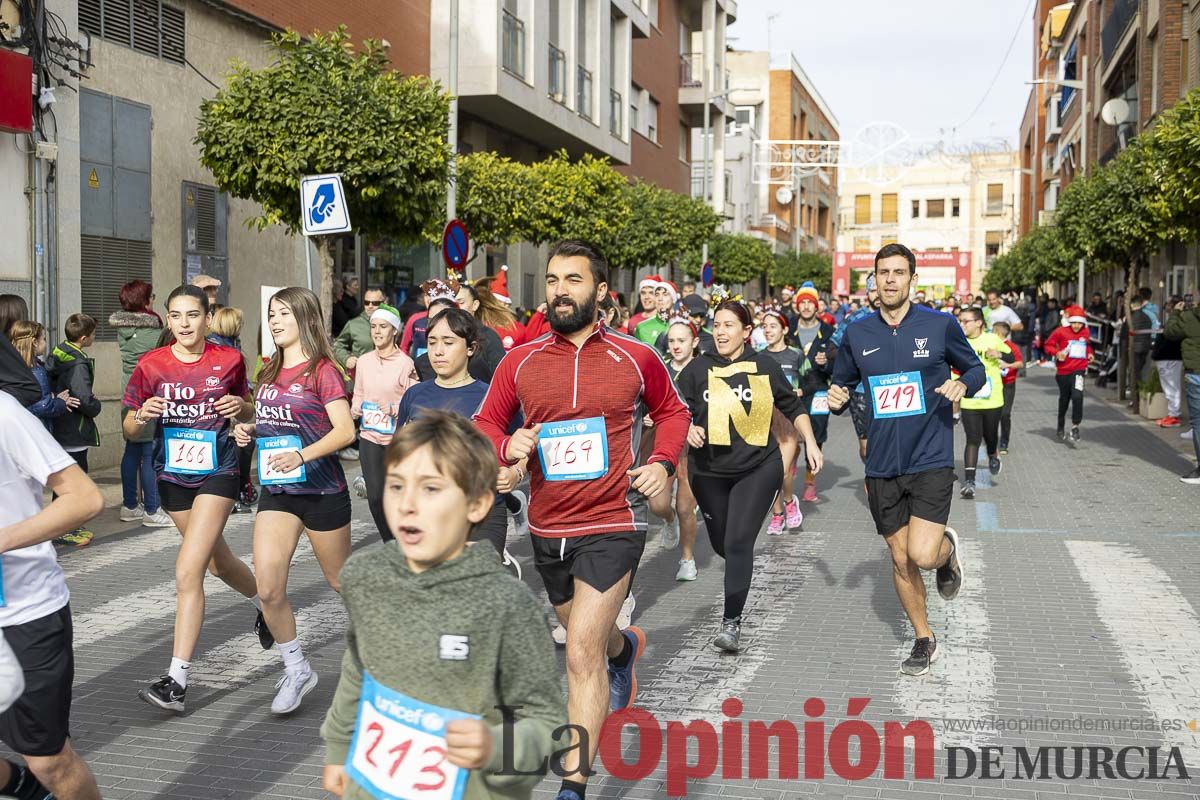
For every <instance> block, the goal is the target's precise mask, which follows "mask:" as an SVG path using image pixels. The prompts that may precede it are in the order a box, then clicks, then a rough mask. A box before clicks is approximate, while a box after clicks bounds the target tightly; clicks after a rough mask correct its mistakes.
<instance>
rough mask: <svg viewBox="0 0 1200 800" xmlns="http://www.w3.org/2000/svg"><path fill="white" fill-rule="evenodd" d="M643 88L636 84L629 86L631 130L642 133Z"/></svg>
mask: <svg viewBox="0 0 1200 800" xmlns="http://www.w3.org/2000/svg"><path fill="white" fill-rule="evenodd" d="M641 105H642V87H640V86H638V85H637V84H636V83H631V84H629V130H631V131H637V132H638V133H642V120H641V114H639V113H638V112H639V111H640V110H641Z"/></svg>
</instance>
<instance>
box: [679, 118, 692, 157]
mask: <svg viewBox="0 0 1200 800" xmlns="http://www.w3.org/2000/svg"><path fill="white" fill-rule="evenodd" d="M691 133H692V131H691V129H690V128H688V126H687V125H684V124H683V123H682V122H681V123H679V160H680V161H687V160H688V139H689V138H691Z"/></svg>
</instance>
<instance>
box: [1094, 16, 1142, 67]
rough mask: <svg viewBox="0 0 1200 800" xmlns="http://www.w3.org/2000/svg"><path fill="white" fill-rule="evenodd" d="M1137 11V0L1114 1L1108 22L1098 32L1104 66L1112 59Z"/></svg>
mask: <svg viewBox="0 0 1200 800" xmlns="http://www.w3.org/2000/svg"><path fill="white" fill-rule="evenodd" d="M1137 10H1138V0H1114V2H1113V8H1112V13H1110V14H1109V16H1108V21H1106V22H1105V23H1104V28H1102V29H1101V31H1100V54H1101V56H1102V57H1103V59H1104V64H1105V66H1107V65H1108V63H1109V61H1110V60H1111V59H1112V57H1113V53H1114V52H1115V51H1116V49H1117V45H1118V44H1120V43H1121V37H1123V36H1124V35H1125V31H1126V30H1127V29H1128V28H1129V23H1130V22H1131V21H1132V20H1133V18H1134V16H1135V15H1136V14H1137Z"/></svg>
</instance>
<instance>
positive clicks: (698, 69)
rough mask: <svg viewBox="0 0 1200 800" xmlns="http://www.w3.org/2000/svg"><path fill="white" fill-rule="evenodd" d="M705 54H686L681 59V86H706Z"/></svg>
mask: <svg viewBox="0 0 1200 800" xmlns="http://www.w3.org/2000/svg"><path fill="white" fill-rule="evenodd" d="M703 78H704V54H703V53H684V54H683V55H681V56H680V57H679V85H680V86H685V87H687V86H702V85H704V80H703Z"/></svg>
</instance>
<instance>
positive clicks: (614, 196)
mask: <svg viewBox="0 0 1200 800" xmlns="http://www.w3.org/2000/svg"><path fill="white" fill-rule="evenodd" d="M529 180H530V202H529V209H528V211H529V219H528V228H527V229H526V235H527V237H528V240H529V241H531V242H533V243H535V244H543V243H545V242H554V241H557V240H559V239H586V240H587V241H589V242H592V243H593V244H595V245H596V246H598V247H599V248H600V249H601V252H609V251H610V250H613V249H615V247H616V246H617V244H618V240H619V237H620V234H621V232H622V231H623V230H624V229H625V226H626V225H627V224H628V223H629V218H630V216H632V214H633V211H632V209H630V207H629V197H628V194H627V193H626V187H627V185H628V184H627V182H626V180H625V178H624V177H623V176H622V175H621V174H620V173H619V172H617V171H616V170H614V169H613V168H612V167H610V166H609V164H608V161H607V160H606V159H603V158H596V157H594V156H592V155H585V156H584V157H583V158H581V159H580V160H578V161H571V160H570V159H569V158H568V157H567V153H566V151H560V152H558V153H556V154H555V155H553V156H551V157H550V158H548V159H546V160H545V161H539V162H537V163H536V164H533V165H532V166H530V167H529Z"/></svg>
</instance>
